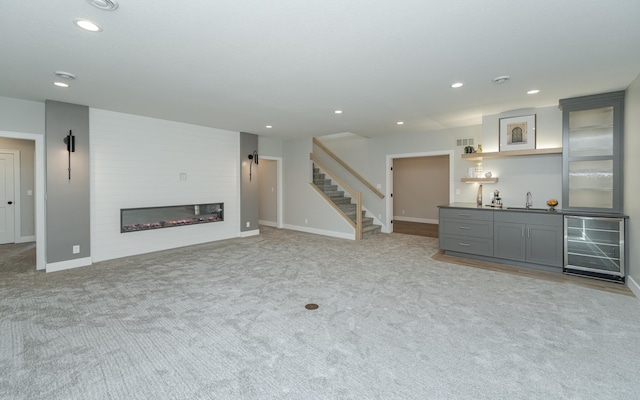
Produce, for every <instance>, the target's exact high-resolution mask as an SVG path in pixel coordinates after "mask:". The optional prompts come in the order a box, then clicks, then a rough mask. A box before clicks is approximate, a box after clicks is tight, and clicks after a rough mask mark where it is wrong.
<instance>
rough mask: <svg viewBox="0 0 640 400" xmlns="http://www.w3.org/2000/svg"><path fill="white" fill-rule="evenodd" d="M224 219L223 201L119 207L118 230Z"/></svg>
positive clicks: (142, 229)
mask: <svg viewBox="0 0 640 400" xmlns="http://www.w3.org/2000/svg"><path fill="white" fill-rule="evenodd" d="M223 220H224V203H207V204H189V205H183V206H168V207H144V208H123V209H120V232H121V233H126V232H137V231H146V230H150V229H161V228H170V227H173V226H184V225H195V224H205V223H208V222H219V221H223Z"/></svg>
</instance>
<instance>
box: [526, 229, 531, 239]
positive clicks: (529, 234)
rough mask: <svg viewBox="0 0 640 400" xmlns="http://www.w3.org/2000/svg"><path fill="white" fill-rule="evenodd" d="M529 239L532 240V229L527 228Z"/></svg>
mask: <svg viewBox="0 0 640 400" xmlns="http://www.w3.org/2000/svg"><path fill="white" fill-rule="evenodd" d="M527 238H531V228H527Z"/></svg>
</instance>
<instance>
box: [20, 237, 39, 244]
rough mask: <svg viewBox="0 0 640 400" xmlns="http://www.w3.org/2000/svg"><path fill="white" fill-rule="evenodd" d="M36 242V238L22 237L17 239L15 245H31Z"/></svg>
mask: <svg viewBox="0 0 640 400" xmlns="http://www.w3.org/2000/svg"><path fill="white" fill-rule="evenodd" d="M35 241H36V237H35V236H20V237H17V238H16V239H15V243H29V242H35Z"/></svg>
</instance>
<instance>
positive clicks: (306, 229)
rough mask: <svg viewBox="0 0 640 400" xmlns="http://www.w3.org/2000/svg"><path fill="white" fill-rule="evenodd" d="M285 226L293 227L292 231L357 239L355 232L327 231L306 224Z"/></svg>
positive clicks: (285, 226)
mask: <svg viewBox="0 0 640 400" xmlns="http://www.w3.org/2000/svg"><path fill="white" fill-rule="evenodd" d="M284 228H285V229H291V230H292V231H300V232H306V233H313V234H316V235H322V236H331V237H336V238H340V239H350V240H355V239H356V234H355V232H354V233H344V232H334V231H327V230H324V229H316V228H309V227H306V226H299V225H288V224H285V225H284Z"/></svg>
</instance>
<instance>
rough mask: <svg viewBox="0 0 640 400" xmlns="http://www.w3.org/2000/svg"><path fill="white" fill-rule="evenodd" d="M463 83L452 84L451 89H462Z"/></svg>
mask: <svg viewBox="0 0 640 400" xmlns="http://www.w3.org/2000/svg"><path fill="white" fill-rule="evenodd" d="M462 85H463V83H462V82H456V83H452V84H451V87H452V88H454V89H457V88H459V87H462Z"/></svg>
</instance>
